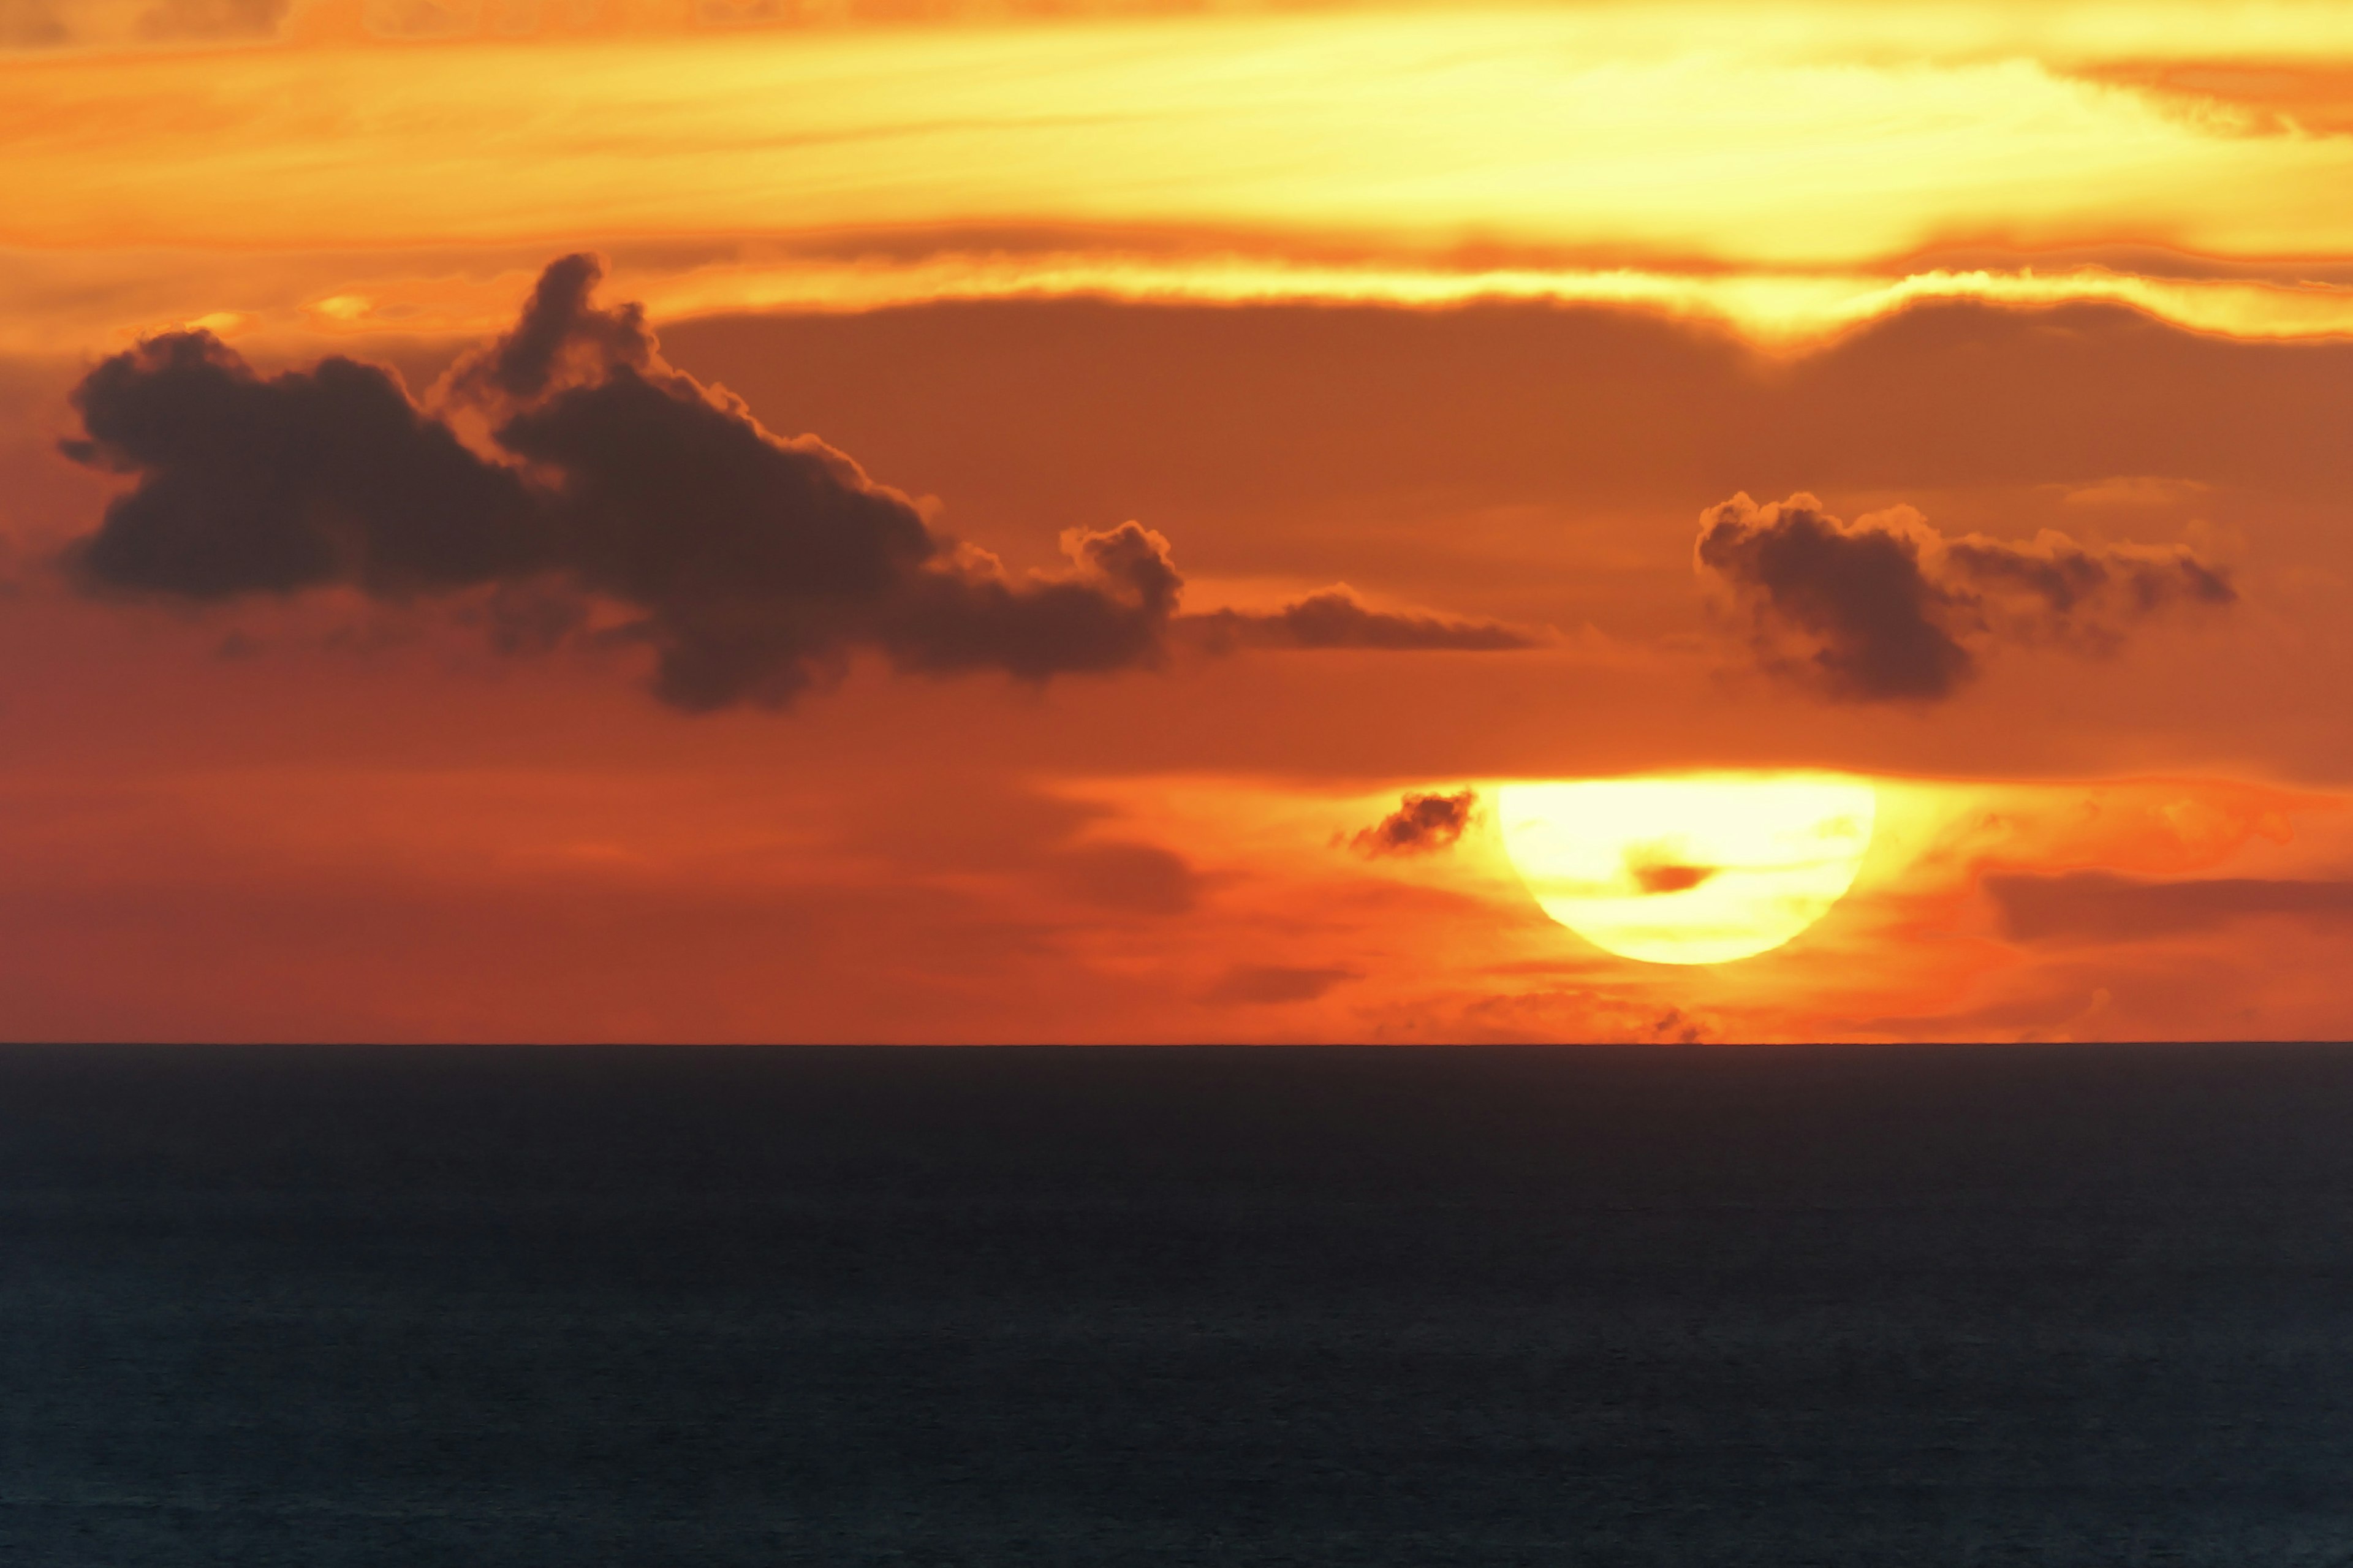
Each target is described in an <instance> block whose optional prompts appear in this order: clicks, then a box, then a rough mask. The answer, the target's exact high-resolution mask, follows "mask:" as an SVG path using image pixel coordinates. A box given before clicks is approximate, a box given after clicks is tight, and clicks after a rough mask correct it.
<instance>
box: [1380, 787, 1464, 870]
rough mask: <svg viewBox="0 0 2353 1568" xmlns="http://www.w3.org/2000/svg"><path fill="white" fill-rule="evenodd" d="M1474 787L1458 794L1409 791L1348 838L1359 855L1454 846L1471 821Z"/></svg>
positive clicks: (1420, 851)
mask: <svg viewBox="0 0 2353 1568" xmlns="http://www.w3.org/2000/svg"><path fill="white" fill-rule="evenodd" d="M1478 800H1479V795H1478V792H1477V791H1475V790H1467V789H1466V790H1463V791H1461V792H1460V793H1459V794H1455V795H1407V796H1406V797H1405V798H1404V800H1403V801H1402V802H1400V803H1399V805H1398V808H1397V809H1396V810H1395V811H1393V812H1391V813H1389V814H1388V816H1385V817H1383V818H1382V819H1381V820H1380V821H1379V822H1378V823H1377V824H1375V825H1374V826H1371V827H1367V828H1366V829H1365V830H1364V831H1363V832H1361V833H1359V834H1357V835H1356V837H1354V838H1352V839H1350V840H1349V841H1348V847H1350V848H1352V849H1354V850H1355V851H1356V853H1357V854H1359V855H1366V856H1381V855H1422V854H1427V853H1429V852H1430V851H1431V850H1434V849H1444V848H1448V847H1451V846H1452V844H1453V843H1454V841H1455V840H1456V839H1458V838H1460V837H1462V830H1463V829H1464V828H1465V827H1467V826H1470V825H1471V808H1472V806H1473V805H1476V804H1477V803H1478Z"/></svg>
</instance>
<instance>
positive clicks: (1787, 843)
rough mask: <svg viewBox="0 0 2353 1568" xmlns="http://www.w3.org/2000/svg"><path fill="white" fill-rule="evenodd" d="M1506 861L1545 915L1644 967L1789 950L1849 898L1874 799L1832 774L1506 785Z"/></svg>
mask: <svg viewBox="0 0 2353 1568" xmlns="http://www.w3.org/2000/svg"><path fill="white" fill-rule="evenodd" d="M1495 806H1496V816H1497V818H1498V820H1499V821H1500V823H1501V825H1502V827H1503V834H1504V852H1505V853H1506V854H1507V855H1509V856H1510V857H1511V860H1512V865H1513V868H1514V869H1516V870H1517V871H1518V872H1519V874H1520V879H1521V880H1522V881H1524V882H1525V883H1526V884H1527V888H1528V891H1529V892H1530V893H1532V894H1534V895H1535V900H1536V902H1537V903H1538V904H1540V905H1542V906H1543V907H1544V911H1545V913H1546V914H1548V915H1550V916H1551V917H1552V918H1553V919H1555V920H1556V921H1559V922H1560V923H1561V924H1563V925H1565V926H1567V927H1568V929H1569V930H1571V931H1575V932H1577V935H1579V936H1581V937H1583V938H1585V940H1586V941H1588V942H1591V943H1593V945H1594V946H1596V947H1599V948H1603V949H1606V950H1608V951H1609V952H1614V953H1618V954H1620V955H1621V956H1623V957H1626V958H1635V959H1641V960H1642V961H1643V962H1644V963H1729V962H1731V961H1732V960H1734V959H1738V958H1749V957H1753V956H1755V955H1756V954H1757V953H1760V952H1769V951H1770V950H1772V949H1774V948H1777V947H1778V946H1780V945H1781V944H1782V943H1783V942H1788V940H1789V939H1790V938H1792V937H1794V936H1796V935H1797V934H1798V933H1799V932H1800V931H1804V930H1805V929H1806V928H1807V927H1808V926H1810V925H1812V924H1813V923H1814V922H1815V921H1818V920H1820V919H1821V918H1822V916H1823V915H1824V914H1826V913H1828V912H1829V910H1830V907H1831V905H1832V904H1835V903H1837V902H1838V901H1839V900H1840V899H1841V897H1843V896H1844V895H1845V893H1846V890H1847V889H1849V888H1850V887H1852V886H1853V884H1854V878H1855V872H1856V871H1857V870H1858V869H1860V868H1861V867H1862V857H1863V852H1864V851H1865V850H1866V849H1868V848H1869V847H1871V829H1872V822H1873V816H1875V815H1876V811H1877V806H1878V798H1877V795H1876V794H1875V793H1874V792H1873V789H1872V786H1871V785H1870V784H1869V783H1867V782H1866V781H1864V780H1862V779H1856V778H1849V777H1845V776H1842V775H1839V774H1834V773H1708V774H1698V775H1689V776H1682V777H1672V778H1624V779H1587V780H1579V781H1576V782H1569V783H1525V784H1504V785H1502V786H1500V787H1499V788H1498V789H1497V790H1496V791H1495Z"/></svg>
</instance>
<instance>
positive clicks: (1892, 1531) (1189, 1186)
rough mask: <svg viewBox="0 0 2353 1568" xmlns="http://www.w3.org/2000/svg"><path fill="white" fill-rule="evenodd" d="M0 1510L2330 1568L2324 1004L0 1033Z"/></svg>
mask: <svg viewBox="0 0 2353 1568" xmlns="http://www.w3.org/2000/svg"><path fill="white" fill-rule="evenodd" d="M0 1562H5V1563H7V1564H10V1565H12V1568H15V1565H22V1568H50V1565H70V1564H93V1565H99V1564H102V1565H105V1568H144V1565H164V1564H171V1565H179V1564H222V1565H230V1564H234V1565H237V1568H266V1565H275V1564H301V1565H304V1568H328V1565H335V1568H343V1565H350V1568H358V1565H363V1564H364V1565H370V1568H374V1565H384V1568H392V1565H399V1568H427V1565H439V1564H450V1565H457V1564H466V1565H469V1568H526V1565H529V1568H540V1565H550V1568H553V1565H563V1568H576V1565H587V1564H615V1565H638V1564H647V1565H661V1564H679V1565H681V1568H685V1565H692V1568H722V1565H732V1564H753V1563H843V1564H870V1563H871V1564H883V1563H890V1564H958V1565H972V1568H983V1565H995V1564H1008V1565H1012V1564H1020V1565H1024V1568H1057V1565H1070V1568H1081V1565H1085V1568H1111V1565H1124V1564H1259V1563H1266V1564H1275V1563H1280V1564H1316V1565H1323V1564H1330V1565H1333V1568H1342V1565H1345V1568H1374V1565H1387V1564H1413V1565H1425V1568H1457V1565H1483V1564H1532V1565H1533V1564H1546V1565H1553V1564H1574V1565H1579V1568H1584V1565H1597V1568H1604V1565H1617V1564H1628V1565H1633V1564H1641V1565H1653V1564H1656V1565H1665V1564H1675V1565H1683V1564H1690V1565H1694V1568H1698V1565H1704V1568H1745V1565H1758V1568H1762V1565H1767V1564H1770V1565H1774V1568H1780V1565H1785V1564H1788V1565H1795V1564H1849V1563H1852V1564H1865V1565H1882V1564H1884V1565H1890V1568H1894V1565H1904V1568H1912V1565H1922V1564H1926V1565H1942V1564H1955V1565H1958V1564H1994V1563H2017V1564H2029V1563H2031V1564H2038V1565H2044V1564H2074V1563H2085V1564H2094V1563H2099V1564H2105V1563H2133V1564H2139V1563H2148V1564H2158V1563H2166V1564H2206V1563H2211V1564H2217V1565H2224V1564H2227V1565H2229V1568H2251V1565H2269V1564H2345V1563H2353V1049H2348V1048H2346V1047H2319V1046H2305V1047H2288V1046H2204V1047H2115V1046H2081V1047H1974V1048H1961V1047H1837V1048H1830V1047H1819V1048H1816V1047H1805V1048H1794V1047H1793V1048H1760V1049H1728V1048H1721V1047H1715V1048H1709V1047H1694V1048H1642V1049H1624V1050H1620V1049H1588V1048H1562V1049H1546V1048H1514V1049H1488V1048H1457V1049H1412V1050H1399V1049H1347V1048H1314V1049H1303V1048H1290V1047H1281V1048H1263V1049H1228V1048H1172V1049H1126V1048H1063V1049H1029V1048H1018V1049H1017V1048H974V1049H939V1050H933V1049H900V1048H887V1049H885V1048H874V1049H830V1048H828V1049H807V1048H773V1049H770V1048H701V1047H693V1048H682V1047H643V1048H608V1047H480V1048H476V1047H403V1048H394V1047H324V1046H322V1047H267V1048H247V1047H234V1048H232V1047H176V1048H162V1047H137V1048H133V1047H7V1048H5V1049H0Z"/></svg>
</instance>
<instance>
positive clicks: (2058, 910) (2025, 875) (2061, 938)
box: [1982, 871, 2353, 942]
mask: <svg viewBox="0 0 2353 1568" xmlns="http://www.w3.org/2000/svg"><path fill="white" fill-rule="evenodd" d="M1982 885H1983V887H1984V888H1985V890H1986V892H1987V894H1988V895H1989V897H1991V898H1992V900H1993V901H1994V905H1995V907H1996V908H1997V909H1999V910H2000V911H2001V921H2002V929H2003V931H2005V932H2006V933H2007V934H2008V935H2009V936H2010V937H2011V938H2012V939H2014V940H2016V941H2019V942H2142V941H2147V940H2148V939H2150V938H2154V937H2167V936H2179V935H2184V934H2187V933H2189V932H2194V931H2211V930H2213V929H2214V928H2216V927H2218V926H2221V925H2224V924H2226V923H2229V922H2231V921H2238V920H2244V919H2249V918H2253V917H2256V916H2263V915H2270V916H2283V917H2286V918H2289V919H2293V920H2301V921H2318V922H2325V923H2327V924H2329V925H2331V926H2337V925H2342V924H2343V923H2344V922H2346V921H2353V882H2345V881H2335V880H2327V879H2274V878H2261V877H2211V878H2201V879H2192V880H2186V881H2151V880H2147V879H2142V878H2137V877H2120V876H2117V875H2116V874H2114V873H2113V872H2107V871H2069V872H2064V873H2062V874H2059V875H2056V876H2046V875H2039V874H2035V873H2031V872H1995V873H1992V874H1989V875H1988V876H1987V877H1986V878H1985V879H1984V881H1983V884H1982Z"/></svg>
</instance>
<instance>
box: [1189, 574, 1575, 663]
mask: <svg viewBox="0 0 2353 1568" xmlns="http://www.w3.org/2000/svg"><path fill="white" fill-rule="evenodd" d="M1183 624H1184V626H1185V627H1186V628H1187V630H1189V631H1191V632H1192V633H1193V634H1194V635H1195V636H1197V637H1198V638H1199V639H1200V640H1201V641H1202V643H1203V644H1204V645H1205V646H1207V647H1210V648H1213V649H1216V650H1218V651H1220V652H1223V651H1227V650H1230V649H1233V648H1237V647H1289V648H1383V649H1390V650H1401V651H1403V650H1409V651H1417V652H1419V651H1430V650H1438V649H1456V650H1462V651H1469V652H1479V653H1487V652H1504V651H1509V650H1511V649H1514V648H1528V647H1536V646H1538V644H1539V641H1540V639H1539V638H1537V637H1535V636H1534V635H1532V634H1530V633H1528V632H1525V631H1522V630H1520V629H1519V628H1518V627H1516V626H1505V625H1504V624H1503V623H1502V622H1501V621H1482V620H1465V619H1459V618H1456V617H1453V616H1434V615H1430V614H1427V613H1424V612H1420V611H1398V610H1376V609H1374V608H1373V607H1372V606H1370V605H1366V603H1365V602H1364V601H1363V600H1362V599H1359V598H1358V597H1356V594H1355V592H1354V591H1352V590H1351V589H1349V588H1348V587H1346V586H1345V584H1343V585H1339V586H1335V587H1331V588H1325V589H1324V590H1322V591H1321V592H1318V593H1314V594H1310V595H1307V596H1306V597H1305V598H1303V599H1298V600H1295V601H1293V603H1291V604H1288V605H1284V606H1283V607H1282V609H1280V610H1273V611H1257V610H1214V611H1211V612H1209V613H1208V614H1207V615H1199V616H1186V617H1185V618H1184V623H1183Z"/></svg>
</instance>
